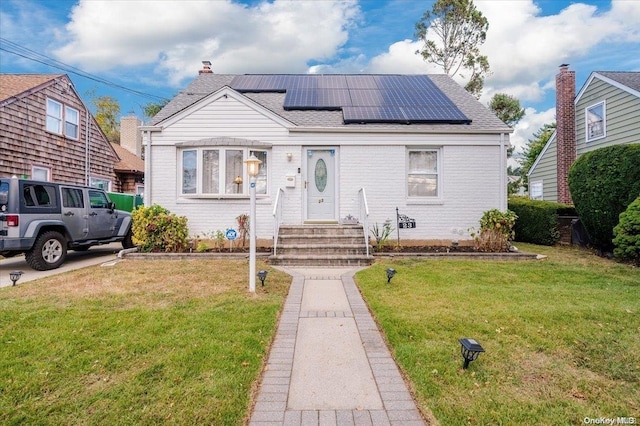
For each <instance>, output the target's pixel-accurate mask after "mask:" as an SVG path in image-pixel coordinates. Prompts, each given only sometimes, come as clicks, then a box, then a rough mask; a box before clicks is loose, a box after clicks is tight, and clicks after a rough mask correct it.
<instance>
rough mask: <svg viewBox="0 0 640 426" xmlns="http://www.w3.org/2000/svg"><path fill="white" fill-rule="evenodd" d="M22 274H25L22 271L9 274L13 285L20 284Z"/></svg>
mask: <svg viewBox="0 0 640 426" xmlns="http://www.w3.org/2000/svg"><path fill="white" fill-rule="evenodd" d="M22 274H23V272H22V271H11V272H9V279H10V280H11V282H12V283H13V285H16V283H17V282H18V280H19V279H20V277H21V276H22Z"/></svg>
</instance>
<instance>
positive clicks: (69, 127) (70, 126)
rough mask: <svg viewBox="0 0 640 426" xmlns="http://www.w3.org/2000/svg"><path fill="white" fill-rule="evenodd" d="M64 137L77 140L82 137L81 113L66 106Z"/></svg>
mask: <svg viewBox="0 0 640 426" xmlns="http://www.w3.org/2000/svg"><path fill="white" fill-rule="evenodd" d="M74 114H75V120H74V119H73V115H74ZM64 135H65V136H66V137H68V138H70V139H75V140H78V138H79V137H80V111H78V110H77V109H75V108H71V107H70V106H66V105H65V106H64Z"/></svg>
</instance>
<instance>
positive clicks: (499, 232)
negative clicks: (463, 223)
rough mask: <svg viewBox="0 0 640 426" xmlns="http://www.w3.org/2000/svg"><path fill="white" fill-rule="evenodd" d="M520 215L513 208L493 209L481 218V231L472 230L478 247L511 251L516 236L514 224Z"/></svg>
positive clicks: (494, 250) (489, 250)
mask: <svg viewBox="0 0 640 426" xmlns="http://www.w3.org/2000/svg"><path fill="white" fill-rule="evenodd" d="M517 218H518V216H516V214H515V213H514V212H512V211H511V210H507V211H506V212H501V211H500V210H498V209H491V210H488V211H486V212H484V214H483V215H482V218H480V232H478V233H475V232H472V233H471V236H472V237H473V238H474V240H475V243H476V248H477V249H478V250H480V251H488V252H502V251H509V249H510V248H511V241H512V240H513V237H514V232H513V226H514V225H515V223H516V219H517Z"/></svg>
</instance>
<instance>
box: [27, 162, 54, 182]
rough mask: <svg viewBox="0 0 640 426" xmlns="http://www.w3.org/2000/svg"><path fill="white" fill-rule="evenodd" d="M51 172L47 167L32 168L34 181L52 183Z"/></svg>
mask: <svg viewBox="0 0 640 426" xmlns="http://www.w3.org/2000/svg"><path fill="white" fill-rule="evenodd" d="M50 176H51V170H49V169H48V168H47V167H40V166H33V167H31V177H32V179H33V180H43V181H47V182H48V181H50V180H51V179H50Z"/></svg>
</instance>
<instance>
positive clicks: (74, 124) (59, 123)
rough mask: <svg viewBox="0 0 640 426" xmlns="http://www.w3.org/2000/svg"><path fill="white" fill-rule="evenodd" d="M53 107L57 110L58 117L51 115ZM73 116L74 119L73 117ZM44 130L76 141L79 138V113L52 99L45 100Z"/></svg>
mask: <svg viewBox="0 0 640 426" xmlns="http://www.w3.org/2000/svg"><path fill="white" fill-rule="evenodd" d="M54 105H55V106H57V107H58V108H59V110H60V114H59V115H58V114H53V108H52V106H54ZM74 115H75V119H74V117H73V116H74ZM45 129H46V130H47V132H51V133H55V134H57V135H62V136H65V137H67V138H69V139H74V140H78V139H79V138H80V111H78V110H77V109H75V108H72V107H70V106H68V105H64V104H62V103H61V102H58V101H56V100H54V99H51V98H47V119H46V123H45Z"/></svg>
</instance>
